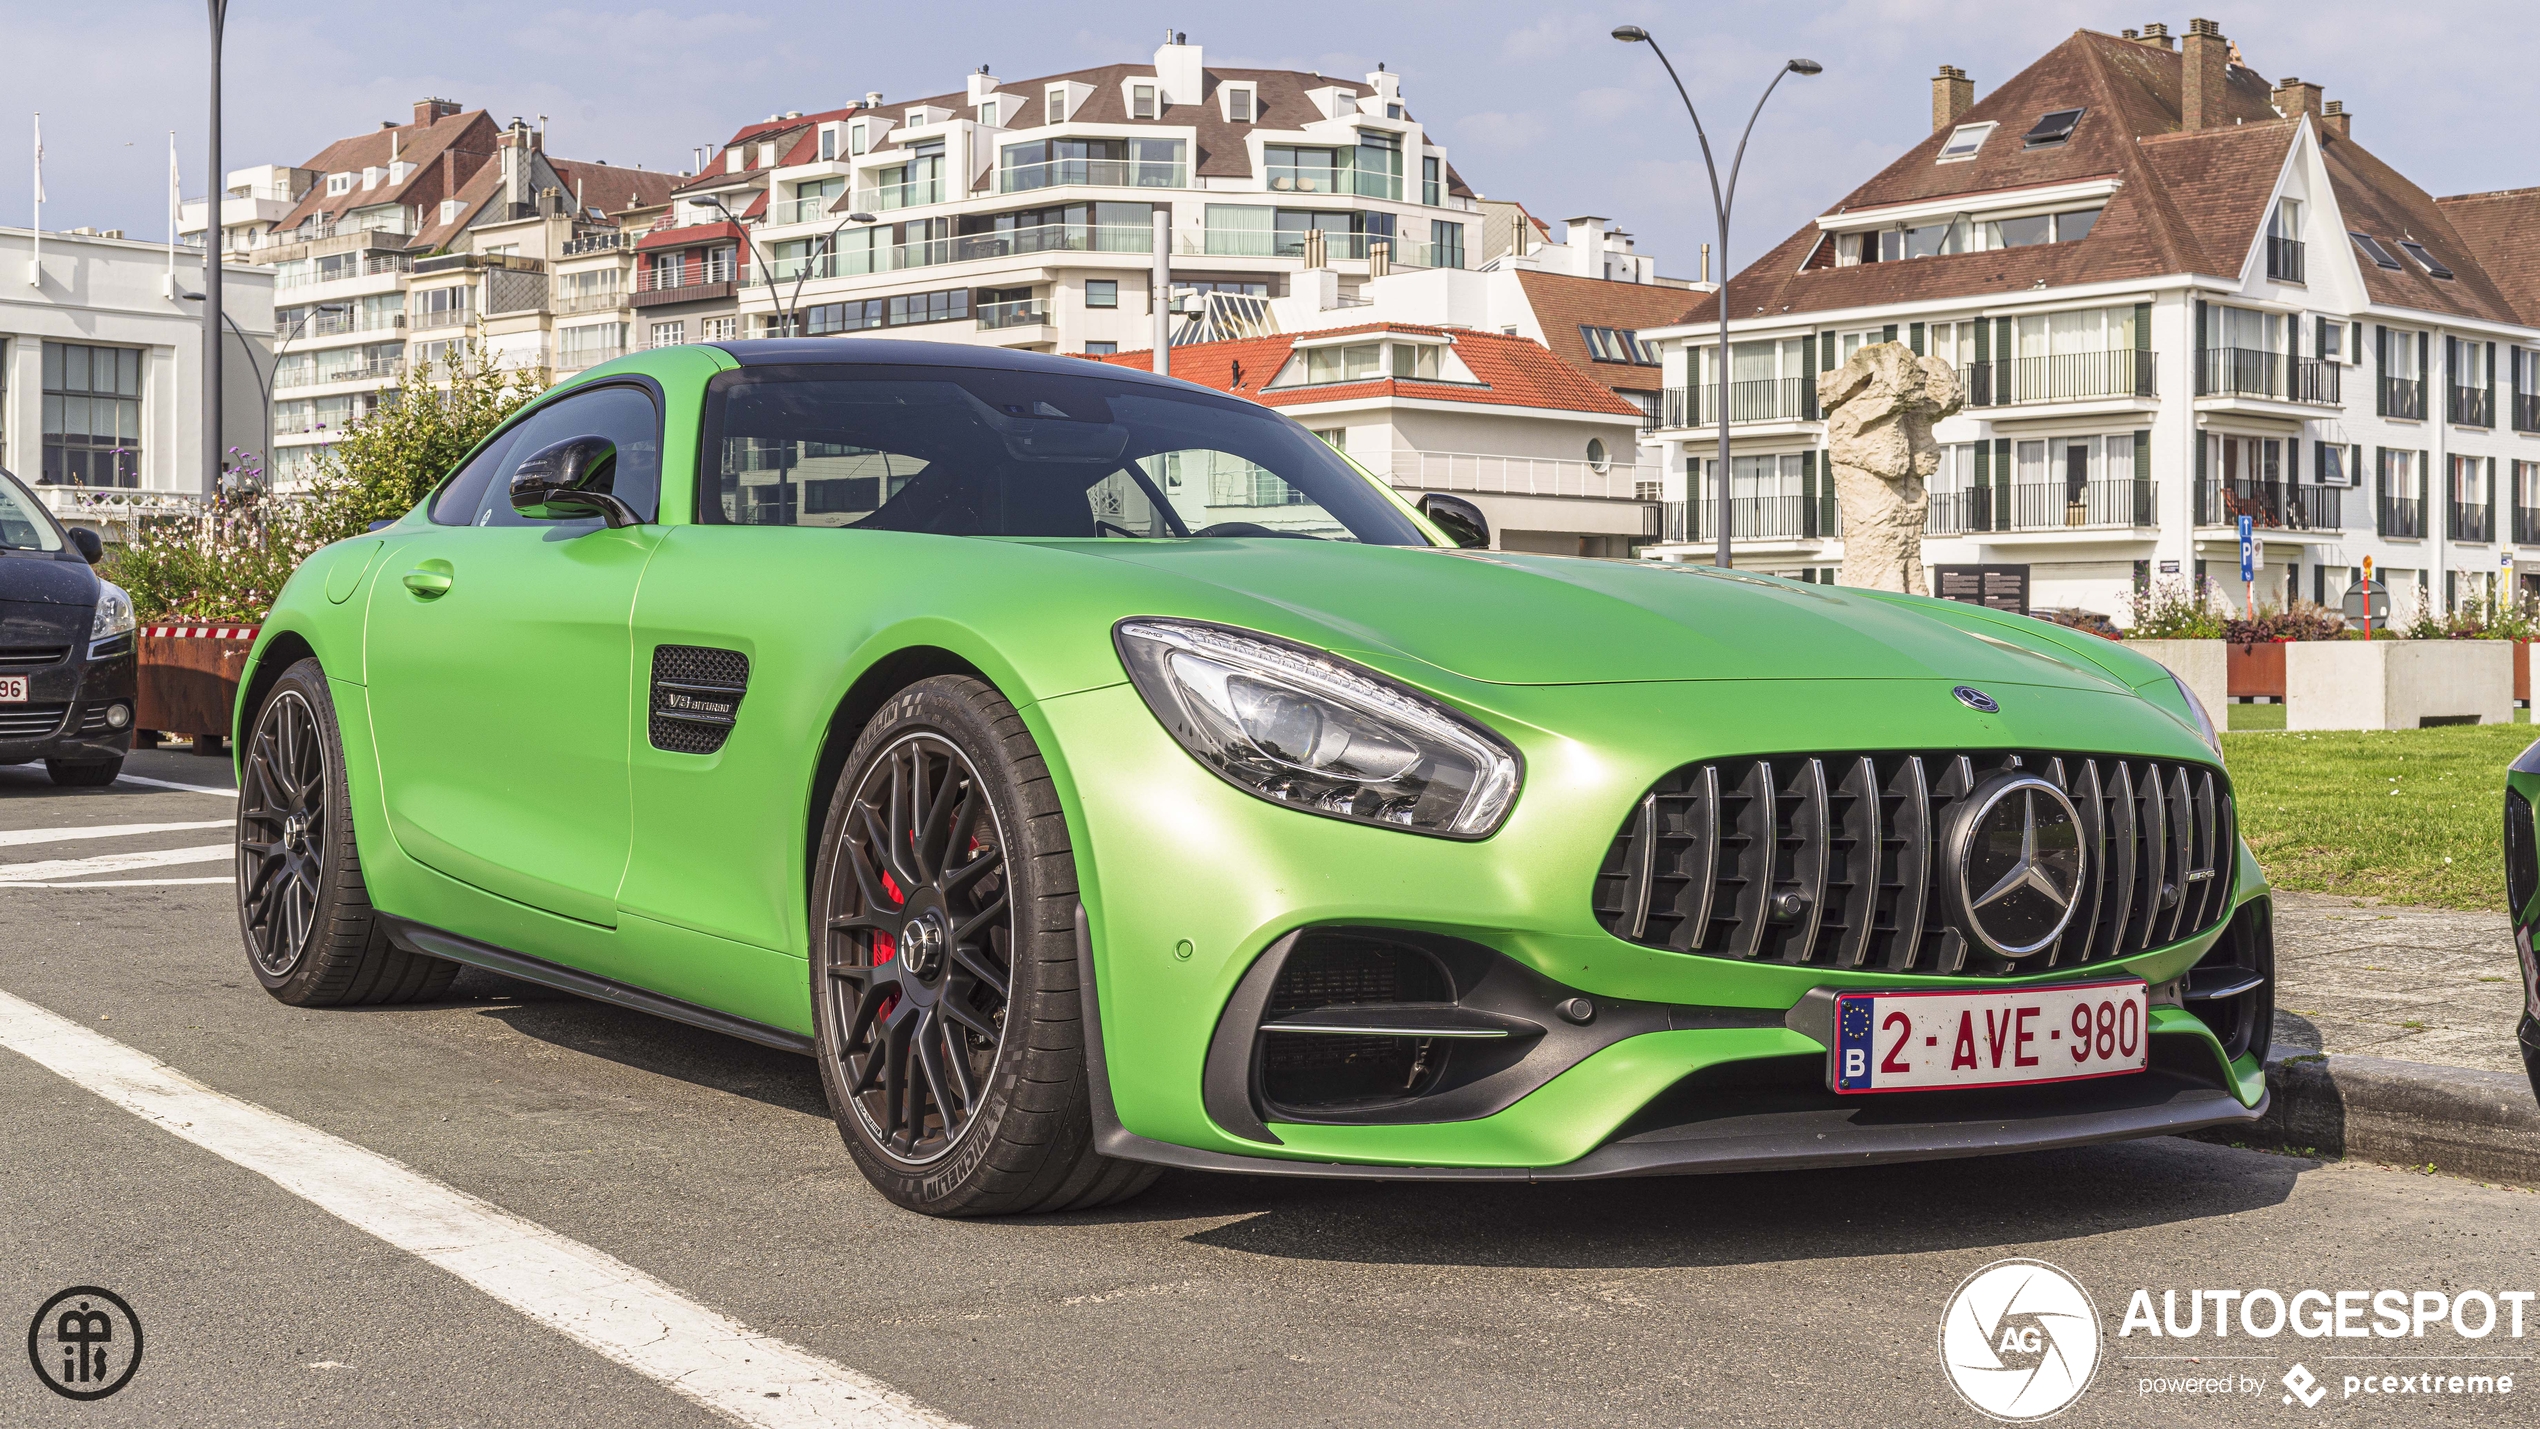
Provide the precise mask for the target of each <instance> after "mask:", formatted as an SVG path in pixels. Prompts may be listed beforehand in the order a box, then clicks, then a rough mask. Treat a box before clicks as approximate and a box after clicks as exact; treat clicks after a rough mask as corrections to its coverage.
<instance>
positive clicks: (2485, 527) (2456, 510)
mask: <svg viewBox="0 0 2540 1429" xmlns="http://www.w3.org/2000/svg"><path fill="white" fill-rule="evenodd" d="M2444 504H2445V505H2446V506H2448V507H2450V508H2451V509H2450V510H2449V511H2448V512H2446V513H2445V514H2446V515H2448V516H2449V517H2450V518H2451V519H2450V522H2449V524H2448V525H2447V526H2446V527H2445V530H2446V532H2447V533H2448V534H2449V535H2450V536H2451V538H2452V539H2453V540H2455V541H2475V542H2479V543H2482V544H2483V543H2485V542H2488V541H2492V540H2494V539H2495V538H2496V513H2495V512H2494V510H2493V509H2491V508H2490V507H2489V506H2488V505H2487V503H2486V502H2484V501H2450V502H2446V503H2444Z"/></svg>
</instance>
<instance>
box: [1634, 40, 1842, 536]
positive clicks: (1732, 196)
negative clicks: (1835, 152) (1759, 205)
mask: <svg viewBox="0 0 2540 1429" xmlns="http://www.w3.org/2000/svg"><path fill="white" fill-rule="evenodd" d="M1614 38H1615V39H1618V40H1621V41H1622V42H1623V43H1624V44H1627V45H1647V46H1649V48H1650V52H1651V53H1653V54H1655V55H1657V56H1658V63H1660V64H1662V65H1665V66H1666V67H1667V78H1669V79H1670V80H1673V81H1675V85H1676V96H1677V97H1678V98H1680V99H1682V100H1683V101H1684V102H1685V113H1686V114H1687V115H1688V116H1690V117H1691V118H1692V120H1693V134H1694V137H1695V138H1696V139H1699V140H1701V141H1702V166H1703V167H1704V168H1705V169H1707V170H1709V171H1710V174H1711V211H1712V215H1713V217H1714V218H1716V219H1717V220H1718V222H1719V228H1720V290H1719V291H1720V353H1719V364H1718V365H1719V369H1720V398H1719V407H1718V410H1716V411H1714V412H1713V413H1712V414H1711V418H1712V421H1713V422H1714V423H1715V424H1716V425H1717V426H1718V427H1719V429H1720V458H1719V462H1718V468H1719V469H1718V472H1717V473H1716V475H1717V478H1718V479H1717V481H1716V482H1715V484H1714V486H1715V489H1716V490H1717V491H1718V492H1719V496H1718V498H1717V500H1718V502H1719V506H1718V513H1719V514H1718V516H1717V517H1716V518H1715V519H1716V522H1717V525H1718V528H1719V532H1718V534H1719V545H1718V548H1717V551H1716V554H1715V555H1714V556H1713V557H1712V559H1713V561H1714V562H1715V563H1717V564H1719V565H1721V566H1726V565H1729V564H1730V560H1729V209H1730V207H1731V206H1732V205H1733V204H1735V203H1736V202H1737V171H1738V168H1739V166H1740V165H1742V164H1744V163H1745V162H1746V140H1747V136H1748V135H1751V134H1753V133H1754V132H1755V121H1756V119H1757V117H1759V116H1760V115H1762V114H1763V112H1764V101H1765V100H1767V99H1770V98H1772V97H1773V90H1774V89H1775V88H1776V87H1777V86H1779V85H1780V84H1781V82H1782V76H1783V75H1787V74H1820V73H1823V72H1824V70H1825V66H1824V65H1821V64H1819V63H1817V62H1816V61H1815V60H1786V61H1784V62H1783V64H1782V67H1781V68H1780V69H1778V70H1775V71H1774V72H1773V80H1772V83H1771V84H1767V85H1765V86H1764V93H1763V95H1762V96H1761V97H1759V98H1758V99H1757V100H1756V101H1755V110H1754V112H1753V113H1751V114H1749V115H1747V116H1746V131H1745V133H1742V134H1740V135H1738V136H1737V153H1736V155H1735V156H1734V157H1732V158H1731V159H1730V160H1729V182H1728V186H1727V187H1726V188H1723V187H1721V185H1720V166H1719V164H1718V163H1717V162H1716V161H1715V160H1713V158H1712V157H1711V136H1710V135H1709V134H1707V133H1705V132H1703V128H1702V116H1701V115H1700V114H1698V113H1696V112H1695V111H1694V107H1693V96H1692V95H1689V94H1687V93H1685V82H1684V80H1683V79H1682V78H1680V77H1679V76H1678V75H1677V74H1676V67H1675V65H1674V64H1672V63H1670V62H1669V61H1668V59H1667V52H1666V51H1665V50H1662V49H1659V48H1658V42H1657V41H1656V40H1654V39H1651V38H1650V37H1649V32H1648V31H1647V30H1644V29H1642V28H1641V27H1640V26H1638V25H1618V26H1616V27H1615V30H1614ZM1685 361H1686V363H1687V365H1688V366H1689V367H1694V368H1696V369H1697V370H1696V371H1688V372H1687V373H1686V374H1685V376H1686V382H1685V392H1686V394H1687V396H1688V397H1690V396H1692V395H1693V394H1694V392H1695V390H1696V387H1695V379H1696V377H1697V376H1698V367H1699V364H1697V363H1695V361H1694V357H1693V349H1692V348H1690V347H1688V348H1687V349H1686V351H1685ZM1685 497H1686V501H1687V503H1688V504H1693V503H1694V497H1693V493H1692V492H1690V491H1688V492H1686V493H1685ZM1694 509H1695V511H1696V512H1697V513H1699V511H1700V510H1701V507H1700V506H1699V505H1698V504H1695V505H1694ZM1695 524H1696V529H1700V521H1699V517H1698V515H1697V519H1696V523H1695Z"/></svg>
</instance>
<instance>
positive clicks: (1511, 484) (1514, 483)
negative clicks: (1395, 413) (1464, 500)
mask: <svg viewBox="0 0 2540 1429" xmlns="http://www.w3.org/2000/svg"><path fill="white" fill-rule="evenodd" d="M1378 474H1379V475H1381V476H1383V477H1384V478H1385V480H1386V482H1388V483H1389V484H1391V485H1393V486H1396V487H1401V488H1403V489H1405V490H1411V491H1476V492H1482V493H1484V494H1495V495H1503V496H1574V497H1588V498H1592V499H1597V500H1605V501H1646V500H1652V499H1654V493H1655V492H1656V491H1657V490H1658V483H1659V481H1660V479H1661V476H1660V471H1659V468H1658V467H1656V466H1655V465H1649V466H1627V465H1625V464H1624V463H1622V462H1608V463H1607V464H1606V465H1605V466H1604V467H1603V468H1601V469H1600V468H1599V467H1598V466H1597V465H1596V464H1595V463H1593V462H1585V461H1577V460H1573V459H1567V458H1560V457H1524V456H1497V455H1491V454H1487V453H1482V452H1422V451H1402V450H1396V451H1394V452H1393V453H1391V454H1390V459H1389V461H1388V463H1387V464H1386V465H1385V466H1384V468H1383V469H1382V470H1381V471H1379V473H1378ZM1672 504H1674V505H1677V506H1681V505H1682V504H1683V503H1681V502H1677V503H1672Z"/></svg>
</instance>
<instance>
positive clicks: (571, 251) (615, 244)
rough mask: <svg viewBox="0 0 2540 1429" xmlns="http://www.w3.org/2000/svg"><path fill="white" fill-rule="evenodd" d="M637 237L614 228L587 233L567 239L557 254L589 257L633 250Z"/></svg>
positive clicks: (562, 256) (566, 256)
mask: <svg viewBox="0 0 2540 1429" xmlns="http://www.w3.org/2000/svg"><path fill="white" fill-rule="evenodd" d="M635 238H636V235H634V234H632V233H625V232H621V231H619V230H617V229H614V228H612V229H610V230H608V231H607V232H605V233H586V234H584V235H582V236H581V237H580V238H569V239H567V240H565V245H564V247H563V248H561V249H559V250H557V254H556V256H557V257H559V258H587V257H589V256H590V255H591V254H594V253H616V252H620V251H623V250H631V249H633V248H634V246H635Z"/></svg>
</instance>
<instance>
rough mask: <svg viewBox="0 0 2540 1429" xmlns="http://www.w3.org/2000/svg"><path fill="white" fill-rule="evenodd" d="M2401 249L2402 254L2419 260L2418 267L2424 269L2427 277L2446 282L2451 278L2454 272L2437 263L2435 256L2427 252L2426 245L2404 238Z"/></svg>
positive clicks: (2400, 245)
mask: <svg viewBox="0 0 2540 1429" xmlns="http://www.w3.org/2000/svg"><path fill="white" fill-rule="evenodd" d="M2399 249H2400V251H2401V252H2403V253H2406V254H2407V255H2408V256H2409V257H2411V258H2414V259H2415V260H2417V266H2418V267H2420V268H2423V269H2424V270H2425V271H2426V274H2427V276H2429V277H2434V278H2442V279H2446V280H2449V279H2450V278H2451V276H2452V270H2451V269H2449V268H2446V267H2444V266H2443V265H2442V264H2440V263H2438V262H2436V261H2435V260H2434V255H2433V254H2431V253H2428V252H2426V251H2425V245H2424V244H2422V243H2419V242H2417V241H2416V240H2415V239H2413V238H2402V239H2400V240H2399Z"/></svg>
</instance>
